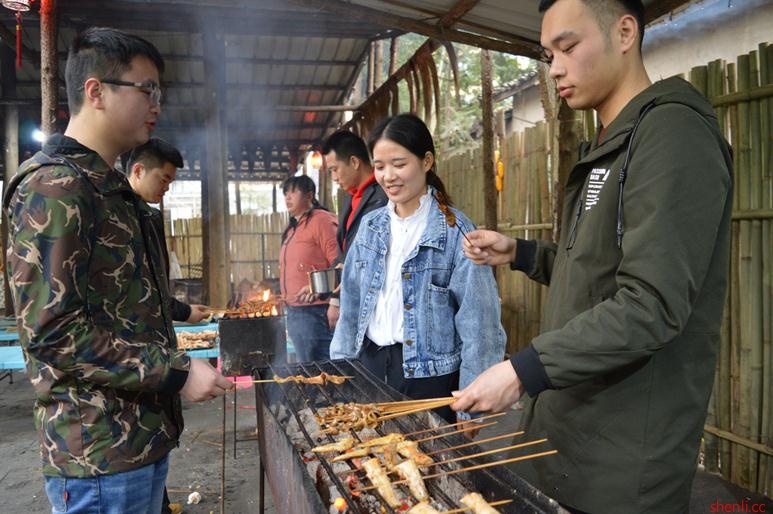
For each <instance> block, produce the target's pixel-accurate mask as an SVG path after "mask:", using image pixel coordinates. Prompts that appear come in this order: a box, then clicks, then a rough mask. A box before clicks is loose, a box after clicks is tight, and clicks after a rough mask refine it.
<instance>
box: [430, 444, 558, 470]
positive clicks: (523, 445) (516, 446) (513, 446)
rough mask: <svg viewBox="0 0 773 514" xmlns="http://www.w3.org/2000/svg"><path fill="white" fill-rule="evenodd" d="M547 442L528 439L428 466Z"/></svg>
mask: <svg viewBox="0 0 773 514" xmlns="http://www.w3.org/2000/svg"><path fill="white" fill-rule="evenodd" d="M545 442H547V439H535V440H534V441H528V442H525V443H519V444H512V445H510V446H505V447H503V448H494V449H493V450H486V451H483V452H478V453H473V454H472V455H462V456H461V457H454V458H453V459H448V460H441V461H438V462H433V463H432V464H428V465H427V466H425V467H427V468H430V467H432V466H440V465H441V464H450V463H452V462H458V461H460V460H466V459H474V458H476V457H483V456H484V455H493V454H495V453H501V452H509V451H510V450H517V449H518V448H526V447H527V446H534V445H535V444H541V443H545Z"/></svg>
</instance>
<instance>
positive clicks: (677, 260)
mask: <svg viewBox="0 0 773 514" xmlns="http://www.w3.org/2000/svg"><path fill="white" fill-rule="evenodd" d="M540 11H541V12H544V19H543V21H542V34H541V42H542V45H543V47H544V48H545V52H546V55H547V58H548V60H549V62H550V76H551V77H552V78H553V79H554V80H556V82H557V85H558V90H559V93H560V95H561V97H562V98H564V100H565V101H566V102H567V103H568V104H569V106H570V107H572V108H574V109H594V110H595V111H596V112H597V114H598V118H599V121H600V127H599V131H598V136H597V139H596V141H594V142H593V144H592V145H588V146H584V147H583V148H582V152H581V158H580V160H579V161H578V163H577V164H576V165H575V167H574V169H573V170H572V171H571V173H570V175H569V177H568V181H567V183H566V186H565V187H566V194H565V199H564V205H563V218H562V224H561V227H562V231H561V234H560V239H559V241H558V244H554V243H552V242H549V241H526V240H520V239H519V240H513V239H510V238H508V237H505V236H503V235H501V234H498V233H496V232H493V231H485V230H480V231H474V232H471V233H470V234H468V237H469V239H470V241H471V244H469V243H466V244H465V253H466V254H467V256H468V257H469V258H470V259H471V260H473V261H474V262H476V263H478V264H485V265H499V264H510V267H511V269H514V270H520V271H522V272H524V273H526V274H527V275H528V276H529V277H531V278H532V279H534V280H537V281H539V282H541V283H543V284H549V285H550V291H549V296H548V302H547V306H546V309H545V315H544V317H543V320H542V334H541V335H539V336H538V337H536V338H535V339H533V340H532V342H531V344H530V345H529V347H528V348H526V349H524V350H522V351H520V352H518V353H516V354H515V355H513V356H512V358H511V359H510V361H506V362H503V363H500V364H497V365H495V366H493V367H491V368H489V369H488V370H486V371H485V372H484V373H482V374H481V375H480V376H479V377H478V378H477V379H476V380H475V381H474V382H472V383H471V384H470V385H469V386H468V387H467V388H465V389H464V390H463V391H461V392H457V393H455V395H456V396H457V401H456V403H455V404H454V405H452V407H453V408H455V409H458V410H462V411H468V410H469V411H499V410H503V409H506V408H508V407H509V406H510V405H511V404H513V403H514V402H515V401H517V400H518V399H519V398H521V397H522V396H523V395H524V393H525V394H526V395H528V398H527V399H526V407H525V410H524V412H523V414H522V416H521V425H522V428H523V429H524V430H525V431H526V435H527V436H530V437H531V438H536V437H538V436H539V437H541V436H545V437H547V438H548V439H549V441H550V443H551V444H552V445H553V447H554V448H555V449H557V450H558V454H557V455H555V456H552V457H548V458H544V459H534V460H530V461H527V462H524V463H518V464H517V465H516V467H515V470H516V471H517V472H518V473H519V474H521V475H522V476H523V477H524V478H525V479H527V480H529V481H530V482H532V483H533V484H534V485H536V486H537V487H539V488H541V489H542V490H543V491H544V492H545V493H546V494H548V495H550V496H552V497H554V498H556V499H557V500H558V501H559V502H561V503H562V504H564V505H566V506H567V507H568V508H570V509H571V510H572V511H573V512H593V513H619V512H626V513H632V512H637V513H638V512H641V513H644V512H651V513H658V514H668V513H674V514H677V513H684V512H687V511H688V510H689V498H690V489H691V483H692V479H693V476H694V473H695V469H696V459H697V455H698V447H699V443H700V439H701V435H702V432H703V423H704V420H705V416H706V406H707V403H708V400H709V396H710V394H711V389H712V383H713V379H714V366H715V362H716V355H717V346H718V341H719V329H720V323H721V317H722V308H723V305H724V298H725V288H726V283H727V269H728V254H729V246H730V237H729V236H730V219H731V203H732V175H731V171H732V156H731V152H730V148H729V147H728V145H727V143H726V142H725V140H724V139H723V137H722V135H721V132H720V130H719V127H718V125H717V119H716V117H715V115H714V112H713V110H712V108H711V105H710V104H709V103H708V101H706V99H705V98H703V97H702V96H701V95H700V94H699V93H698V92H697V91H696V90H695V89H693V88H692V86H690V85H689V84H688V83H686V82H685V81H683V80H682V79H679V78H671V79H667V80H663V81H661V82H657V83H655V84H652V83H651V82H650V79H649V77H648V76H647V73H646V70H645V69H644V65H643V62H642V56H641V41H642V35H643V30H644V24H643V17H644V16H643V11H644V9H643V6H642V3H641V1H639V0H543V1H542V2H541V3H540Z"/></svg>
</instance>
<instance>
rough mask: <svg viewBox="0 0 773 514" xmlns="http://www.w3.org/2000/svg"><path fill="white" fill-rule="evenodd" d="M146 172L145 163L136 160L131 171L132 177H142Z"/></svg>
mask: <svg viewBox="0 0 773 514" xmlns="http://www.w3.org/2000/svg"><path fill="white" fill-rule="evenodd" d="M144 174H145V165H144V164H142V163H141V162H135V163H134V164H132V168H131V171H130V172H129V175H130V178H134V179H137V180H139V179H141V178H142V175H144Z"/></svg>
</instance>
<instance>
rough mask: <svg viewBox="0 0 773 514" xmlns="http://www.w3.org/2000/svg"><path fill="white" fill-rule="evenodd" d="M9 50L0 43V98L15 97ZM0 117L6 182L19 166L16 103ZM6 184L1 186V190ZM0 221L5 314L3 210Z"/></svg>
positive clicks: (9, 308)
mask: <svg viewBox="0 0 773 514" xmlns="http://www.w3.org/2000/svg"><path fill="white" fill-rule="evenodd" d="M15 57H16V56H15V55H14V53H13V50H11V49H10V48H8V47H7V46H5V45H0V79H1V80H2V99H3V100H12V99H14V98H16V68H15V63H14V61H15ZM2 109H3V110H4V112H3V114H4V116H3V119H4V121H5V123H4V126H3V148H4V150H5V151H4V152H3V159H4V162H3V165H4V166H5V177H3V185H4V186H7V185H8V183H9V182H10V181H11V177H13V176H14V175H16V170H17V168H18V167H19V107H18V106H17V105H11V104H8V105H4V106H3V107H2ZM5 191H6V188H5V187H3V192H5ZM2 216H3V225H2V227H0V238H1V239H2V244H3V256H2V262H3V291H4V292H5V315H6V316H13V314H14V312H13V298H12V297H11V288H10V287H9V285H8V267H7V266H6V264H7V263H6V250H7V249H8V217H7V216H6V215H5V210H3V214H2Z"/></svg>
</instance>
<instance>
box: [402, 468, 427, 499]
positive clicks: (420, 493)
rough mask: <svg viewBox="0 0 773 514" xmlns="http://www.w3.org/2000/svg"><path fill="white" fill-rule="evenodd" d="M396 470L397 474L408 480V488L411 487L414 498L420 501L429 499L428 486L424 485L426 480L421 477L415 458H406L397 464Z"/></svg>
mask: <svg viewBox="0 0 773 514" xmlns="http://www.w3.org/2000/svg"><path fill="white" fill-rule="evenodd" d="M395 470H396V471H397V474H398V475H400V478H402V479H403V480H407V481H408V489H410V491H411V494H412V495H413V497H414V498H416V499H417V500H419V501H420V502H421V501H424V500H429V493H428V492H427V487H426V486H425V485H424V480H422V478H421V472H419V467H418V466H417V465H416V462H415V461H414V460H412V459H406V460H404V461H402V462H401V463H400V464H398V465H397V466H395Z"/></svg>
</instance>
